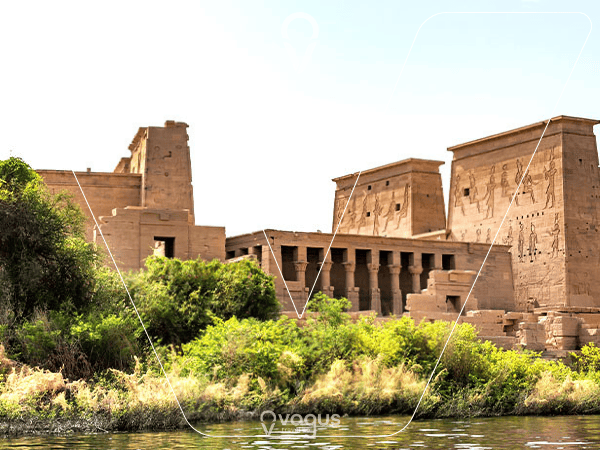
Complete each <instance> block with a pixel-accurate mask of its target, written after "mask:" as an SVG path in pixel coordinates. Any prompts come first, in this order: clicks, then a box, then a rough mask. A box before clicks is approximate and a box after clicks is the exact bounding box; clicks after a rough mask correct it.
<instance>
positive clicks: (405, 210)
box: [396, 183, 410, 230]
mask: <svg viewBox="0 0 600 450" xmlns="http://www.w3.org/2000/svg"><path fill="white" fill-rule="evenodd" d="M409 203H410V185H409V184H408V183H406V185H405V186H404V203H402V205H400V213H399V214H398V216H399V217H398V224H397V225H396V230H397V229H398V228H400V222H402V219H403V218H405V217H406V216H407V215H408V206H409Z"/></svg>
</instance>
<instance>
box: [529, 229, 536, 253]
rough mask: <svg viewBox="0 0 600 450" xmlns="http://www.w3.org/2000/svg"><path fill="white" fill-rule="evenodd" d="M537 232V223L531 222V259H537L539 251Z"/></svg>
mask: <svg viewBox="0 0 600 450" xmlns="http://www.w3.org/2000/svg"><path fill="white" fill-rule="evenodd" d="M536 247H537V233H536V232H535V225H534V224H533V222H531V233H529V258H530V261H533V260H534V259H536V253H537V248H536Z"/></svg>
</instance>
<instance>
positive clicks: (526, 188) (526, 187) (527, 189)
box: [523, 170, 535, 205]
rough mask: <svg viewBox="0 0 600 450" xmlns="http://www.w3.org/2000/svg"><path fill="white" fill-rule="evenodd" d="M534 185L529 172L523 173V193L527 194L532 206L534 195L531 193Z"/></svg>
mask: <svg viewBox="0 0 600 450" xmlns="http://www.w3.org/2000/svg"><path fill="white" fill-rule="evenodd" d="M534 185H535V183H534V182H533V178H531V174H530V173H529V170H528V171H527V172H525V178H523V193H524V194H529V197H530V198H531V204H532V205H533V204H534V203H535V193H534V191H533V186H534Z"/></svg>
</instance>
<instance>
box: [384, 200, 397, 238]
mask: <svg viewBox="0 0 600 450" xmlns="http://www.w3.org/2000/svg"><path fill="white" fill-rule="evenodd" d="M395 197H396V192H394V191H392V199H391V200H390V204H389V206H388V210H387V214H386V215H385V226H384V227H383V231H385V230H387V227H388V224H389V223H390V220H392V219H393V218H394V214H395V213H396V199H395Z"/></svg>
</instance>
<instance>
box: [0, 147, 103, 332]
mask: <svg viewBox="0 0 600 450" xmlns="http://www.w3.org/2000/svg"><path fill="white" fill-rule="evenodd" d="M84 223H85V218H84V215H83V213H82V212H81V210H80V208H79V206H78V205H77V204H76V203H75V202H73V200H72V197H71V196H70V195H67V194H65V193H60V194H57V195H51V194H50V193H48V191H47V190H46V188H45V185H44V184H43V182H42V180H41V178H40V176H39V175H38V174H37V173H35V171H33V170H32V169H31V168H30V167H29V166H28V165H27V164H26V163H24V162H23V161H22V160H20V159H18V158H10V159H8V160H6V161H0V230H2V233H0V295H1V297H0V310H6V309H12V310H13V311H14V318H16V319H17V320H20V318H22V317H31V316H32V314H33V313H34V311H35V310H36V309H41V310H45V309H52V310H57V309H59V308H62V307H74V308H83V307H85V306H86V305H88V303H89V301H90V298H91V295H92V291H93V283H92V282H91V279H92V278H93V273H94V270H95V264H96V263H97V262H98V261H99V254H98V252H97V251H96V249H95V247H94V245H92V244H89V243H87V242H86V241H85V238H84Z"/></svg>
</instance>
